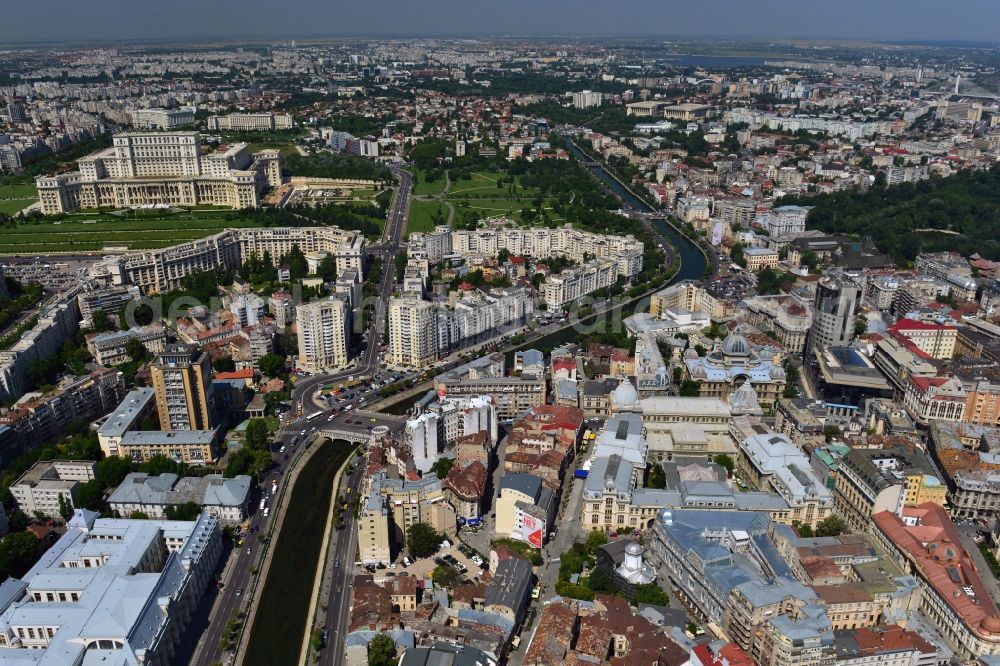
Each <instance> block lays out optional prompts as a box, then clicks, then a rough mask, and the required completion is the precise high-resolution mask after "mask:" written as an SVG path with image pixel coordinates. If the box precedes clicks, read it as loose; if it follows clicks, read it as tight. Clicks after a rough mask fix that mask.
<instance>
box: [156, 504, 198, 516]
mask: <svg viewBox="0 0 1000 666" xmlns="http://www.w3.org/2000/svg"><path fill="white" fill-rule="evenodd" d="M163 513H164V515H165V516H166V517H167V520H195V519H196V518H197V517H198V516H199V515H201V506H200V505H199V504H198V503H197V502H184V503H183V504H168V505H167V507H166V508H165V509H164V510H163Z"/></svg>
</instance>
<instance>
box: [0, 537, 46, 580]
mask: <svg viewBox="0 0 1000 666" xmlns="http://www.w3.org/2000/svg"><path fill="white" fill-rule="evenodd" d="M43 552H45V544H44V543H42V542H41V541H39V540H38V539H37V538H35V535H34V534H32V533H31V532H13V533H11V534H8V535H7V536H6V537H4V539H3V541H0V574H2V573H6V574H7V575H8V576H11V577H14V578H17V577H20V576H23V575H24V574H25V573H26V572H27V571H28V569H30V568H31V567H32V565H34V564H35V562H36V561H37V560H38V558H39V557H40V556H41V554H42V553H43Z"/></svg>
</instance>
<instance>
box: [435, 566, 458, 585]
mask: <svg viewBox="0 0 1000 666" xmlns="http://www.w3.org/2000/svg"><path fill="white" fill-rule="evenodd" d="M431 580H433V581H434V584H435V585H437V586H438V587H453V586H455V585H458V584H459V583H461V582H462V576H461V575H459V573H458V571H456V570H455V569H453V568H452V567H450V566H448V565H447V564H439V565H438V566H436V567H434V571H432V572H431Z"/></svg>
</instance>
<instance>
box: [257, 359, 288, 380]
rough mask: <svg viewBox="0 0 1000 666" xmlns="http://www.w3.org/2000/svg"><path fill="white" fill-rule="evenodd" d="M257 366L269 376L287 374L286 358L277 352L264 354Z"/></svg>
mask: <svg viewBox="0 0 1000 666" xmlns="http://www.w3.org/2000/svg"><path fill="white" fill-rule="evenodd" d="M257 367H259V368H260V371H261V372H263V373H264V374H265V375H267V376H268V377H278V376H280V375H283V374H285V359H284V357H282V356H278V355H277V354H264V355H263V356H261V357H260V360H259V361H257Z"/></svg>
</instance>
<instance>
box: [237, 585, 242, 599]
mask: <svg viewBox="0 0 1000 666" xmlns="http://www.w3.org/2000/svg"><path fill="white" fill-rule="evenodd" d="M236 596H238V597H242V596H243V588H242V587H241V588H240V589H238V590H236Z"/></svg>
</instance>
